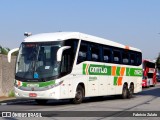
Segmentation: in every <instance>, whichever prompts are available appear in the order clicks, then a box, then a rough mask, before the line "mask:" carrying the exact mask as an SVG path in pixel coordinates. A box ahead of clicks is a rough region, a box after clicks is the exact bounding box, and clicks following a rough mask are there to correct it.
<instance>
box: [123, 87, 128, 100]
mask: <svg viewBox="0 0 160 120" xmlns="http://www.w3.org/2000/svg"><path fill="white" fill-rule="evenodd" d="M127 96H128V88H127V85H124V86H123V90H122V98H123V99H126V98H127Z"/></svg>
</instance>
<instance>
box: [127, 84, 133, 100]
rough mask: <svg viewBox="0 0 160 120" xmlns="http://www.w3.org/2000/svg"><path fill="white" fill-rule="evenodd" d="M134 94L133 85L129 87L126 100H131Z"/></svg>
mask: <svg viewBox="0 0 160 120" xmlns="http://www.w3.org/2000/svg"><path fill="white" fill-rule="evenodd" d="M133 93H134V85H130V88H129V91H128V98H132V97H133Z"/></svg>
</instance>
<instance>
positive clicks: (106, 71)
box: [82, 64, 143, 77]
mask: <svg viewBox="0 0 160 120" xmlns="http://www.w3.org/2000/svg"><path fill="white" fill-rule="evenodd" d="M86 67H87V64H83V70H82V74H83V75H86ZM120 70H121V67H119V66H118V67H117V69H116V76H120ZM87 72H88V73H89V75H111V72H112V66H106V65H96V64H90V66H89V68H88V69H87ZM125 73H126V74H124V76H135V77H136V76H137V77H138V76H140V77H141V76H142V73H143V71H142V69H141V68H129V67H126V72H125Z"/></svg>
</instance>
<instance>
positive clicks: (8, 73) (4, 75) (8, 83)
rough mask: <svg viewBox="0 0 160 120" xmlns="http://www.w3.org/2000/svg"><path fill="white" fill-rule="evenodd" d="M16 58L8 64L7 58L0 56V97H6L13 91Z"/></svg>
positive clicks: (13, 57)
mask: <svg viewBox="0 0 160 120" xmlns="http://www.w3.org/2000/svg"><path fill="white" fill-rule="evenodd" d="M15 62H16V57H15V56H12V61H11V63H8V61H7V56H6V55H1V54H0V96H8V94H9V92H10V91H12V90H13V85H14V71H15Z"/></svg>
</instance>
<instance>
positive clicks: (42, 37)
mask: <svg viewBox="0 0 160 120" xmlns="http://www.w3.org/2000/svg"><path fill="white" fill-rule="evenodd" d="M67 39H82V40H86V41H90V42H95V43H99V44H104V45H109V46H114V47H119V48H123V49H130V50H134V51H139V52H141V50H140V49H137V48H134V47H129V46H126V45H122V44H120V43H117V42H114V41H111V40H107V39H104V38H100V37H96V36H92V35H88V34H84V33H80V32H55V33H41V34H36V35H32V36H29V37H26V38H25V39H24V42H49V41H61V40H67Z"/></svg>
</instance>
